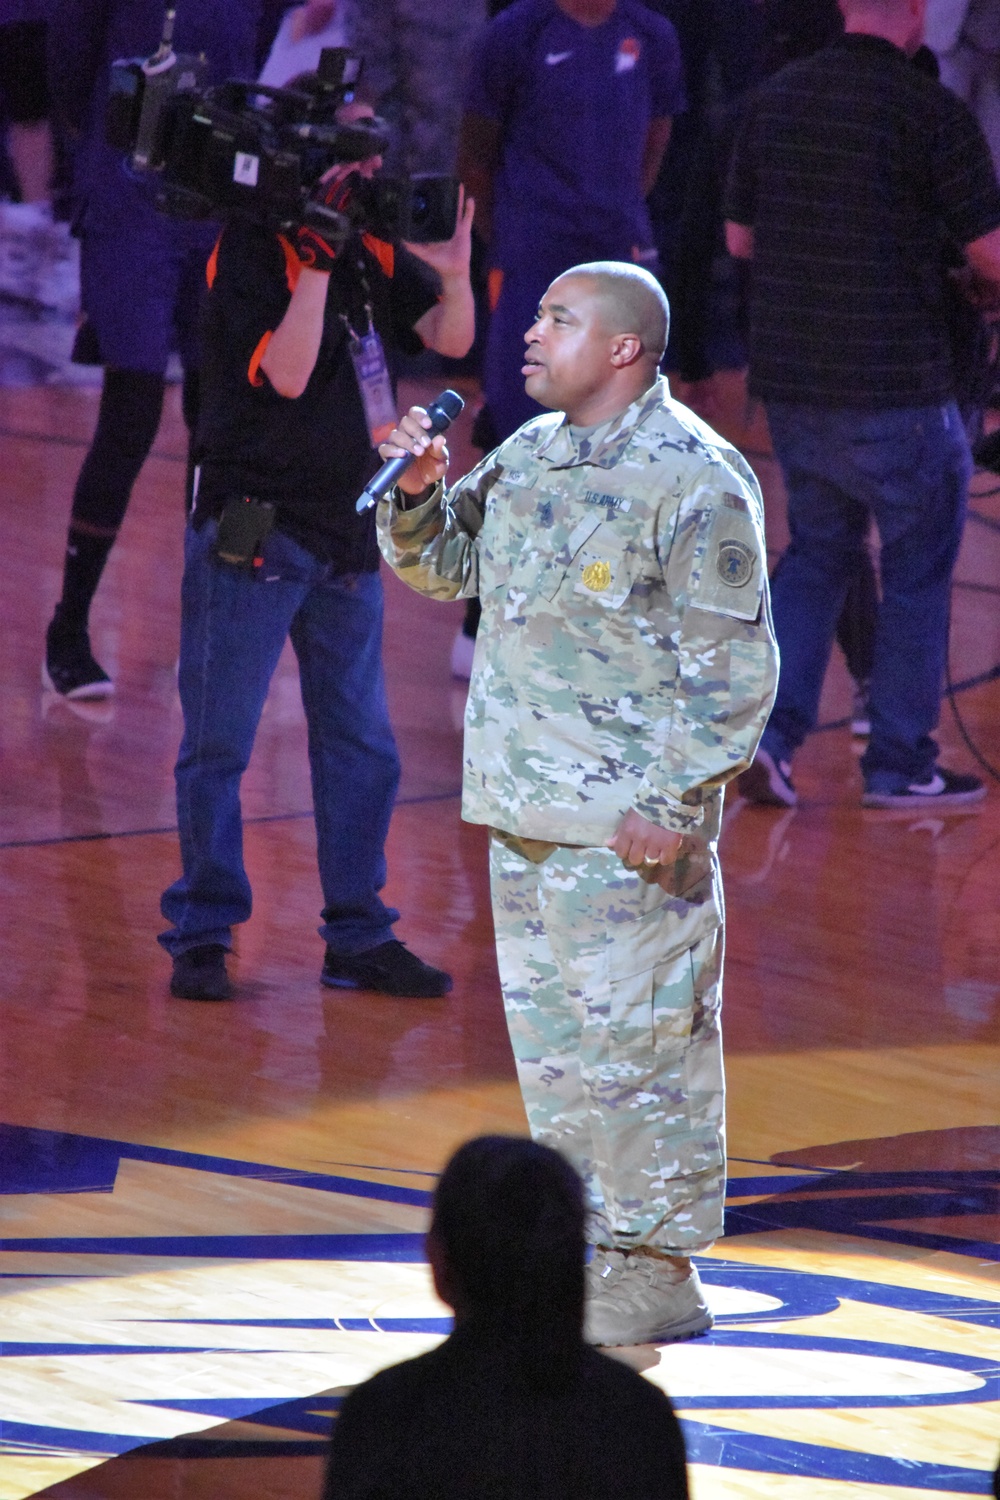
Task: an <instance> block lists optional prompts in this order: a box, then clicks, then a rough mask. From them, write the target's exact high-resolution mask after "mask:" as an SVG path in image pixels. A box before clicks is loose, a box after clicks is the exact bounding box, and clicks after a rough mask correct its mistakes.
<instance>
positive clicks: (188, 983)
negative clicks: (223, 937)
mask: <svg viewBox="0 0 1000 1500" xmlns="http://www.w3.org/2000/svg"><path fill="white" fill-rule="evenodd" d="M170 993H171V994H172V995H173V996H174V998H175V999H176V1000H228V999H230V997H231V996H232V993H233V987H232V985H231V984H230V983H229V975H228V974H227V973H226V950H225V948H223V946H222V944H221V943H204V944H203V945H202V946H201V947H200V948H188V949H187V950H186V952H184V953H178V954H177V957H176V958H175V959H174V972H173V974H172V975H171V978H170Z"/></svg>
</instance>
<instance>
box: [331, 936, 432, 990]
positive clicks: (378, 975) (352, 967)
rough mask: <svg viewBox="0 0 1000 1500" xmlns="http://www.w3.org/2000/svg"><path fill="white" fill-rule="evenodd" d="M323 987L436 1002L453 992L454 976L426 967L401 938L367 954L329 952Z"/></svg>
mask: <svg viewBox="0 0 1000 1500" xmlns="http://www.w3.org/2000/svg"><path fill="white" fill-rule="evenodd" d="M320 980H321V982H322V983H323V984H325V985H327V986H328V987H329V988H331V989H346V990H375V991H376V992H377V993H378V994H381V995H397V996H401V997H407V998H409V999H411V1000H436V999H437V998H438V997H439V996H441V995H447V994H448V992H449V990H450V989H451V975H450V974H446V973H445V972H444V970H443V969H435V968H434V967H433V966H432V965H431V964H425V963H424V961H423V959H421V958H418V957H417V955H416V954H415V953H411V952H410V950H409V948H407V947H406V946H405V944H403V943H401V942H400V941H399V939H398V938H390V939H389V940H388V942H385V943H379V944H378V946H377V947H375V948H366V949H365V951H364V952H363V953H349V954H345V953H334V951H333V949H332V948H327V950H326V959H325V960H324V963H323V972H322V974H321V975H320Z"/></svg>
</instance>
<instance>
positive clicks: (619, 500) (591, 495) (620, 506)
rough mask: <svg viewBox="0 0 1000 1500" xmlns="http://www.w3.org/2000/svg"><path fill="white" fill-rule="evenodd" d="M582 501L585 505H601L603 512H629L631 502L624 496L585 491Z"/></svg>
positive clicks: (598, 491)
mask: <svg viewBox="0 0 1000 1500" xmlns="http://www.w3.org/2000/svg"><path fill="white" fill-rule="evenodd" d="M582 498H583V501H584V503H585V504H586V505H601V506H603V507H604V509H605V510H626V511H627V510H631V509H632V502H631V500H629V499H627V498H626V497H625V496H624V495H604V494H602V493H601V491H600V490H585V491H584V493H583V496H582Z"/></svg>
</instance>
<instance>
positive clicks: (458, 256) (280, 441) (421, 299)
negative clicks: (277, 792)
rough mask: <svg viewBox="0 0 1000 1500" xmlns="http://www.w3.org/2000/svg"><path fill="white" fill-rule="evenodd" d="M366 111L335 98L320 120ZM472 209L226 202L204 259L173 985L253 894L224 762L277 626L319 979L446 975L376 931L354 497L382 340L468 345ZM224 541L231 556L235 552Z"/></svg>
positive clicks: (378, 755) (417, 988) (374, 750)
mask: <svg viewBox="0 0 1000 1500" xmlns="http://www.w3.org/2000/svg"><path fill="white" fill-rule="evenodd" d="M368 113H370V112H369V111H368V110H367V108H366V107H365V106H362V105H360V104H358V103H353V104H348V105H343V106H342V107H341V109H340V110H339V111H338V114H337V119H338V122H340V123H344V124H346V123H350V122H351V121H356V120H357V119H359V118H361V117H362V116H363V115H365V114H368ZM380 166H381V158H380V157H378V156H373V157H370V158H369V159H368V160H367V161H364V162H360V163H357V162H355V163H351V164H349V165H340V166H338V167H335V168H333V169H332V170H331V171H328V172H327V173H325V174H324V176H323V178H322V179H321V181H320V183H319V184H318V185H317V189H316V191H315V194H314V196H315V197H316V198H317V199H319V200H320V201H322V202H323V203H324V204H325V205H326V206H328V207H331V208H334V209H337V210H343V209H344V208H345V207H349V199H350V195H351V193H352V188H354V189H356V187H357V184H358V180H359V178H365V177H371V176H372V175H373V174H374V173H375V172H376V171H377V170H378V168H379V167H380ZM473 208H474V205H473V203H472V202H471V200H470V201H469V202H467V203H466V202H464V201H463V200H462V199H460V202H459V211H458V216H457V222H456V226H455V230H454V233H453V235H452V237H451V239H450V240H447V241H443V242H439V243H435V244H429V245H420V246H404V245H402V244H398V243H389V242H387V241H385V240H380V239H376V238H375V237H374V236H373V235H371V234H368V233H364V234H362V233H361V232H359V231H357V230H355V231H352V233H351V235H350V237H349V238H348V239H347V241H346V243H344V244H343V245H342V246H340V247H339V248H338V245H337V244H336V243H335V242H334V239H333V238H331V237H327V236H326V235H325V234H324V233H323V232H320V231H317V230H316V229H315V228H314V227H311V226H309V225H304V226H303V227H301V228H299V229H298V230H290V231H289V232H288V233H284V234H278V233H275V232H274V231H272V230H270V229H266V228H263V227H259V226H258V225H256V224H250V223H244V222H241V221H233V222H231V223H230V224H229V225H228V227H227V228H226V229H225V231H224V232H223V234H222V236H221V239H220V241H219V244H218V246H217V249H216V252H215V253H214V254H213V256H212V259H211V261H210V264H209V283H210V288H211V290H210V292H209V296H208V303H207V313H206V320H205V328H204V340H205V352H204V366H203V375H202V381H203V397H202V410H201V417H200V420H199V424H198V430H197V434H196V439H195V456H196V460H197V463H198V471H197V487H196V496H195V506H194V511H193V514H192V520H191V524H190V526H189V527H188V532H187V536H186V541H185V572H184V582H183V588H182V614H181V655H180V673H179V684H180V694H181V704H182V707H183V711H184V737H183V741H182V743H181V748H180V754H179V758H178V762H177V768H176V778H177V806H178V825H179V828H180V837H181V857H182V863H183V874H182V875H181V878H180V879H179V880H178V881H176V882H175V884H173V885H172V886H171V887H170V888H169V890H167V891H166V892H165V894H164V897H163V901H162V910H163V914H164V916H165V917H166V918H167V920H168V921H169V922H170V923H171V924H172V926H171V928H170V930H169V931H168V932H165V933H163V934H162V935H161V937H160V942H161V943H162V945H163V946H164V947H165V948H166V949H167V951H168V952H169V953H170V954H171V956H172V958H173V965H174V967H173V977H172V980H171V985H170V989H171V993H172V994H173V995H175V996H177V997H178V998H182V999H190V1000H223V999H227V998H228V997H229V996H230V995H231V993H232V988H231V985H230V981H229V978H228V975H227V973H226V967H225V955H226V952H227V951H228V950H229V949H230V945H231V928H232V925H233V924H234V923H236V922H244V921H246V919H247V918H248V917H249V915H250V908H251V893H250V885H249V882H248V880H247V877H246V873H245V871H244V868H243V857H242V825H241V815H240V803H239V787H240V779H241V777H242V774H243V771H244V770H245V768H246V765H247V762H248V760H249V757H250V752H251V749H252V747H253V741H254V736H255V734H256V730H257V725H258V722H259V720H260V715H261V712H262V710H263V707H264V700H265V698H266V696H267V691H268V685H269V683H270V679H271V676H272V674H273V672H274V669H275V667H276V665H277V662H278V658H279V656H280V654H281V651H282V648H283V646H284V643H285V640H286V638H287V637H288V636H291V640H292V644H293V646H294V648H295V652H296V655H297V657H298V662H299V674H300V679H301V685H302V701H303V705H304V707H305V712H306V719H307V722H308V726H309V758H310V770H311V775H312V786H313V802H314V808H315V818H316V832H317V841H318V854H319V870H320V879H321V884H322V888H323V897H324V903H325V904H324V910H323V926H322V927H321V928H320V934H321V936H322V937H323V938H324V939H325V940H326V943H327V953H326V961H325V963H324V966H323V973H322V981H323V983H324V984H327V985H331V986H345V987H350V988H359V989H368V990H376V991H381V992H382V993H384V994H390V995H410V996H437V995H443V994H446V993H447V992H448V990H449V989H450V988H451V979H450V977H449V976H448V975H447V974H445V973H444V972H442V971H441V970H439V969H435V968H432V967H431V966H430V965H429V964H425V963H423V962H421V960H420V959H419V958H417V957H416V956H415V955H414V954H412V953H410V952H409V950H408V949H407V948H405V947H404V945H403V944H402V943H401V942H399V941H398V940H396V939H394V938H393V937H392V925H393V923H394V922H395V921H396V919H397V917H398V915H399V913H398V912H396V911H393V910H392V909H391V908H388V907H386V906H385V905H384V903H383V902H382V900H381V899H380V895H379V892H380V891H381V889H382V886H383V884H384V882H385V873H386V867H385V854H384V844H385V838H386V834H387V832H388V828H389V818H390V815H391V812H392V807H393V801H394V798H395V793H396V787H397V784H398V780H399V760H398V756H397V753H396V746H395V741H394V739H393V733H392V728H391V725H390V722H389V717H388V712H387V707H386V700H385V688H384V681H383V674H382V660H381V645H382V584H381V579H380V577H379V574H378V558H379V553H378V546H377V543H376V539H375V519H374V511H372V510H369V511H367V512H365V513H364V514H362V515H358V514H357V512H356V510H355V501H356V499H357V497H358V495H359V494H360V492H361V490H362V489H363V488H364V486H365V484H366V483H367V481H368V480H369V479H370V478H371V476H372V474H373V473H374V472H375V470H376V468H377V467H378V463H379V460H378V457H377V455H376V453H375V449H374V444H375V443H376V442H378V441H380V440H381V438H382V436H384V435H385V433H387V432H388V431H389V430H390V429H391V427H392V426H393V425H394V416H393V415H392V410H391V406H392V390H391V385H390V383H389V381H388V378H387V375H386V367H385V358H384V354H383V353H382V349H383V345H388V346H394V347H395V348H398V349H402V350H407V349H412V350H413V351H414V352H416V350H418V349H419V348H420V347H421V345H426V346H427V347H429V348H431V349H434V350H436V351H437V352H438V353H440V354H447V355H452V356H456V357H457V356H461V355H463V354H465V353H466V351H467V350H468V348H469V347H470V345H471V343H472V338H473V332H474V311H473V302H472V292H471V288H470V286H469V244H470V230H471V223H472V213H473ZM383 421H384V422H387V423H388V426H387V427H385V429H384V432H383V431H382V426H383ZM272 507H273V509H272ZM270 520H273V526H272V528H271V529H270V530H269V531H268V529H267V527H268V522H269V521H270ZM241 548H242V549H243V551H245V552H246V554H247V557H246V562H245V563H240V562H238V561H234V560H233V559H234V558H237V557H239V556H240V554H241ZM227 559H228V560H227Z"/></svg>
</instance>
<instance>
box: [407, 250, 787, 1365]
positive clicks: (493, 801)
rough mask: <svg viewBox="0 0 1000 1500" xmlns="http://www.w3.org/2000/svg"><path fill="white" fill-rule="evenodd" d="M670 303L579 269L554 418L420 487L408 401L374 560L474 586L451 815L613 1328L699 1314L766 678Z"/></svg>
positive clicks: (722, 475)
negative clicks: (737, 885) (735, 857)
mask: <svg viewBox="0 0 1000 1500" xmlns="http://www.w3.org/2000/svg"><path fill="white" fill-rule="evenodd" d="M666 313H667V309H666V301H665V299H664V297H663V293H662V291H661V290H660V288H659V286H658V284H657V283H656V281H655V280H654V279H653V277H651V276H650V275H649V274H648V273H647V272H645V271H642V270H640V269H638V268H636V267H634V266H628V265H625V264H623V263H618V262H597V263H594V264H592V265H588V266H580V267H575V268H574V269H573V270H572V271H570V272H568V273H567V274H566V275H565V276H562V277H559V278H558V279H557V280H556V281H555V282H553V284H552V286H551V287H550V288H549V290H548V292H547V293H546V295H545V298H544V299H543V302H542V306H541V311H540V313H539V317H538V321H537V322H536V323H535V324H534V326H533V327H532V328H531V329H530V330H529V332H528V334H527V335H526V339H527V343H528V353H527V355H526V363H525V374H526V376H527V379H526V385H527V387H528V390H529V393H530V394H531V395H532V396H534V397H535V399H536V400H538V401H540V402H542V404H543V405H546V406H549V407H555V408H559V409H558V410H556V411H555V412H554V414H553V415H546V416H543V417H540V418H537V419H535V420H533V421H531V422H528V423H527V424H526V425H525V426H524V427H522V428H521V429H520V430H519V431H518V432H517V433H515V435H514V436H513V437H512V438H510V439H508V441H507V442H505V443H503V444H502V445H501V446H500V447H499V448H498V449H496V451H495V452H493V453H491V454H490V455H489V456H488V457H487V458H485V459H484V460H483V462H482V463H481V464H479V466H478V467H477V468H476V469H474V470H473V471H472V473H471V474H469V475H468V476H467V477H466V478H465V479H463V480H460V481H459V482H458V483H457V484H455V485H453V486H452V487H451V488H450V489H449V490H448V491H447V493H444V492H443V491H442V489H441V487H440V485H438V486H437V487H436V488H435V489H434V490H433V491H432V492H431V493H429V494H421V493H420V492H421V490H422V489H425V488H426V485H427V484H428V483H429V482H430V481H434V480H436V479H438V478H439V476H440V475H442V474H443V472H444V466H445V464H446V454H445V450H444V444H443V440H442V439H441V438H435V439H434V440H433V442H431V441H429V440H428V436H427V433H426V426H427V423H426V419H425V417H424V416H423V414H422V413H421V412H420V410H419V408H414V409H413V410H412V411H411V412H410V413H409V414H408V415H407V416H406V417H405V418H404V419H403V421H402V422H401V424H400V427H399V428H398V429H397V431H396V433H395V434H393V437H391V438H390V439H389V442H388V443H387V444H385V445H384V446H383V448H382V453H383V456H386V457H393V456H397V455H399V454H400V453H402V452H404V451H407V450H408V451H410V452H413V453H416V454H417V455H418V457H417V460H416V462H415V463H414V464H413V465H412V466H411V468H410V469H409V470H408V471H407V472H406V474H404V476H403V478H402V480H401V482H400V490H397V491H396V492H394V496H393V497H391V499H390V501H389V502H383V504H382V506H381V507H380V514H379V531H380V543H381V546H382V551H383V554H384V555H385V557H386V559H387V560H388V561H389V562H390V563H391V565H392V567H393V568H394V569H395V571H396V572H397V573H398V574H399V576H400V577H401V578H402V579H404V580H405V581H406V582H407V583H409V584H410V585H411V586H412V587H413V588H415V589H417V590H418V591H419V592H421V593H424V594H428V595H430V596H431V597H433V598H439V599H455V598H468V597H470V596H472V595H475V594H478V595H479V597H480V599H481V601H482V606H483V624H482V629H481V630H480V633H479V638H478V642H477V646H476V655H475V661H474V666H473V672H472V681H471V684H470V689H469V701H468V709H467V713H466V729H465V779H464V794H463V807H462V811H463V816H464V817H465V818H466V819H467V820H468V821H469V822H473V823H485V824H487V825H488V826H489V827H490V829H491V830H492V838H491V879H492V891H493V907H494V919H495V924H496V939H497V955H498V960H499V967H500V978H501V984H502V987H503V994H504V1003H505V1006H506V1011H507V1019H508V1024H509V1028H510V1035H511V1041H512V1044H513V1048H514V1055H515V1058H516V1060H517V1067H518V1074H519V1078H520V1083H521V1088H522V1091H523V1095H524V1101H525V1107H526V1110H527V1114H528V1119H529V1123H530V1126H531V1132H532V1135H533V1136H534V1137H535V1139H536V1140H538V1141H541V1142H544V1143H545V1144H547V1145H551V1146H555V1147H557V1148H558V1149H560V1150H562V1151H564V1152H565V1153H566V1155H567V1156H568V1157H569V1158H570V1159H571V1160H572V1161H573V1163H574V1165H575V1166H576V1167H577V1168H578V1169H579V1171H580V1172H581V1174H582V1176H583V1178H584V1181H585V1183H586V1185H587V1191H588V1195H589V1204H590V1210H591V1223H592V1238H593V1240H594V1242H595V1244H596V1245H597V1246H598V1251H597V1254H596V1255H595V1258H594V1261H593V1262H592V1264H591V1267H590V1271H589V1275H590V1293H591V1295H590V1297H589V1305H588V1336H589V1337H591V1338H592V1339H593V1340H594V1341H595V1342H599V1343H604V1344H621V1343H638V1342H646V1341H665V1340H667V1339H670V1338H678V1337H685V1336H688V1335H690V1334H692V1333H696V1332H699V1331H701V1330H702V1329H703V1328H706V1327H708V1326H709V1324H710V1322H711V1318H710V1315H709V1313H708V1311H707V1309H706V1307H705V1304H704V1301H703V1299H702V1297H701V1294H700V1289H699V1286H698V1282H697V1273H696V1272H695V1271H694V1268H693V1267H691V1265H690V1261H689V1257H690V1255H691V1254H692V1253H693V1252H695V1251H700V1250H705V1249H706V1248H707V1247H708V1246H710V1245H711V1244H712V1242H713V1241H714V1240H715V1239H716V1238H717V1236H719V1235H720V1234H721V1233H722V1209H723V1196H724V1185H725V1150H724V1121H723V1072H722V1049H721V1036H720V1030H719V1009H720V1002H721V990H720V981H721V970H722V951H723V930H722V929H723V904H722V889H721V883H720V877H719V865H718V858H717V852H716V851H717V843H718V837H719V829H720V820H721V813H722V796H723V790H722V789H723V786H724V784H725V783H726V782H727V781H729V780H730V779H731V778H732V777H733V776H735V775H736V774H737V773H738V772H739V771H740V770H742V769H743V768H745V767H746V766H747V765H749V763H750V762H751V761H752V759H753V755H754V750H755V748H756V745H757V741H758V739H759V737H760V734H761V731H762V729H763V727H764V724H765V722H766V720H767V716H768V713H769V710H770V706H771V702H772V698H773V693H774V688H775V682H776V672H777V657H776V650H775V645H774V637H773V634H772V630H771V622H770V615H769V608H768V598H767V579H766V559H765V550H764V535H763V513H762V506H761V497H760V490H759V487H758V485H757V481H756V479H755V477H754V475H753V473H752V471H751V469H750V468H749V467H748V465H747V464H746V462H745V461H744V459H743V458H742V457H741V456H740V454H739V453H737V452H736V451H735V450H734V449H733V448H731V447H730V446H729V445H728V444H727V443H725V442H724V440H723V439H721V438H720V437H718V436H717V435H716V434H715V433H714V432H712V430H711V429H710V428H709V427H707V426H706V425H705V424H704V423H703V422H702V421H700V419H699V418H698V417H696V416H694V415H693V414H692V413H691V412H690V411H688V410H687V409H686V408H685V407H683V406H680V405H679V404H678V403H676V402H674V401H673V400H672V399H671V398H670V395H669V391H668V389H667V384H666V381H665V380H663V379H662V378H657V366H658V362H659V358H660V356H661V355H662V352H663V348H664V344H665V340H666V323H667V317H666ZM563 413H565V415H563ZM400 491H402V492H403V493H402V494H401V493H400ZM408 498H415V499H416V501H417V503H416V504H415V505H414V506H413V507H412V508H410V509H406V508H403V507H404V502H405V500H406V499H408Z"/></svg>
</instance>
